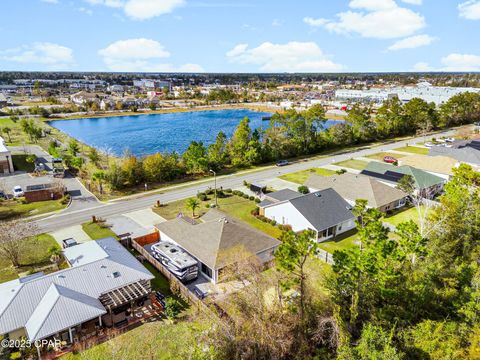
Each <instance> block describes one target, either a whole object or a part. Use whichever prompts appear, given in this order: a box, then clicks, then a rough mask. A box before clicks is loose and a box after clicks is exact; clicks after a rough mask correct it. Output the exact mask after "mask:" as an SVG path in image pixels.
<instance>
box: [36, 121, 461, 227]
mask: <svg viewBox="0 0 480 360" xmlns="http://www.w3.org/2000/svg"><path fill="white" fill-rule="evenodd" d="M453 133H454V131H453V130H450V131H445V132H443V133H436V134H435V135H433V136H428V137H426V139H427V140H430V139H431V138H432V137H439V136H451V135H452V134H453ZM423 139H424V137H418V138H414V139H409V140H404V141H398V142H392V143H390V144H384V145H381V146H376V147H364V148H362V149H359V150H355V151H348V152H343V153H338V154H336V155H332V156H329V157H325V158H321V159H317V160H305V161H299V162H296V163H293V164H291V165H288V166H285V167H270V168H266V169H265V170H260V171H255V172H250V173H245V174H241V175H240V174H232V175H227V176H221V177H218V178H217V187H223V188H224V189H227V188H236V187H239V186H241V185H242V184H243V181H244V180H246V181H247V182H249V183H252V182H259V181H262V180H267V179H271V178H275V177H277V176H280V175H283V174H288V173H291V172H296V171H300V170H306V169H310V168H312V167H320V166H325V165H328V164H331V163H333V162H338V161H343V160H348V159H351V158H353V157H361V156H367V155H371V154H374V153H377V152H381V151H388V150H392V149H395V148H399V147H402V146H405V145H407V144H415V143H417V142H419V141H423ZM213 186H214V183H213V178H212V180H211V181H209V182H202V183H200V184H194V185H191V186H185V187H182V188H179V189H171V190H168V189H166V190H165V191H164V192H161V193H156V194H152V195H148V196H143V197H137V198H131V199H126V200H122V201H117V202H110V203H106V204H98V206H95V207H90V208H87V209H80V210H77V211H67V212H61V213H59V214H56V215H53V216H51V217H48V218H44V219H41V220H37V221H36V223H37V226H38V229H39V231H40V232H50V231H53V230H58V229H59V228H64V227H67V226H72V225H78V224H81V223H83V222H86V221H89V220H90V219H91V217H92V215H95V216H97V217H101V218H108V217H110V216H114V215H120V214H124V213H127V212H131V211H136V210H140V209H145V208H148V207H151V206H153V205H154V204H155V203H156V201H157V200H160V202H162V203H167V202H172V201H176V200H181V199H186V198H189V197H192V196H195V195H196V194H197V193H198V192H199V191H204V190H206V189H208V188H209V187H211V188H213Z"/></svg>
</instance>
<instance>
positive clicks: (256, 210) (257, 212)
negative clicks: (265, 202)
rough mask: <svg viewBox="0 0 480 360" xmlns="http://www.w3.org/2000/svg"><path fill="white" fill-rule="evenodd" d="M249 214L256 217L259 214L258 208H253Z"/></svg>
mask: <svg viewBox="0 0 480 360" xmlns="http://www.w3.org/2000/svg"><path fill="white" fill-rule="evenodd" d="M251 214H252V215H253V216H258V214H260V209H259V208H258V206H257V207H255V209H253V210H252V211H251Z"/></svg>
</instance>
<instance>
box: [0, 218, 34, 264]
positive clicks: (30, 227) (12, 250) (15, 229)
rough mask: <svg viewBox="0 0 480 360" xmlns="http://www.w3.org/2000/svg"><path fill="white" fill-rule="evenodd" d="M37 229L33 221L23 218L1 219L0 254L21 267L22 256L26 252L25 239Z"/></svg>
mask: <svg viewBox="0 0 480 360" xmlns="http://www.w3.org/2000/svg"><path fill="white" fill-rule="evenodd" d="M36 231H37V228H36V225H35V223H33V222H26V221H22V220H18V219H16V220H11V221H0V254H1V255H2V256H4V257H5V258H6V259H8V260H10V261H11V263H12V265H13V266H14V267H19V266H20V265H21V264H20V256H21V255H22V254H23V253H24V252H25V245H26V244H25V239H26V238H28V237H31V236H33V235H35V233H36Z"/></svg>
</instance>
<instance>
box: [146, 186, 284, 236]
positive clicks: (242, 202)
mask: <svg viewBox="0 0 480 360" xmlns="http://www.w3.org/2000/svg"><path fill="white" fill-rule="evenodd" d="M199 202H200V208H198V209H196V210H195V215H197V216H198V215H203V214H205V213H206V212H207V211H208V208H207V207H206V205H207V204H212V203H214V202H215V200H214V198H213V196H212V195H210V196H209V200H207V201H203V202H201V201H199ZM185 203H186V200H179V201H175V202H171V203H168V204H166V205H164V206H162V207H160V208H154V209H153V211H155V212H156V213H157V214H158V215H160V216H162V217H164V218H165V219H173V218H175V217H176V216H177V215H178V213H183V214H185V215H187V216H190V217H191V216H192V210H189V209H187V208H186V207H185ZM218 205H219V210H220V211H223V212H225V213H226V214H228V215H230V216H232V217H233V218H237V219H240V220H242V221H244V222H246V223H247V224H249V225H250V226H252V227H254V228H256V229H258V230H260V231H263V232H264V233H266V234H268V235H270V236H273V237H275V238H278V237H279V236H280V235H281V234H282V232H281V231H280V229H278V228H277V227H275V226H272V225H270V224H267V223H264V222H263V221H260V220H258V219H257V218H255V217H254V216H253V215H252V214H251V212H252V210H254V209H255V207H256V204H255V202H253V201H251V200H248V199H244V198H242V197H240V196H236V195H231V196H228V197H226V198H223V199H218Z"/></svg>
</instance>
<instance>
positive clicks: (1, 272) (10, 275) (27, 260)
mask: <svg viewBox="0 0 480 360" xmlns="http://www.w3.org/2000/svg"><path fill="white" fill-rule="evenodd" d="M24 241H25V250H24V251H23V252H22V254H21V255H20V265H21V266H20V267H19V268H17V269H15V268H14V267H13V266H12V264H11V262H10V261H9V260H8V259H6V258H5V257H4V256H0V283H2V282H5V281H9V280H14V279H17V278H18V277H19V275H22V276H24V275H26V274H27V273H34V272H37V271H44V272H49V271H50V272H51V271H54V270H56V268H55V267H54V265H53V264H52V263H51V262H50V255H49V254H48V249H49V248H50V247H51V246H54V245H57V242H56V241H55V239H54V238H53V237H52V236H50V235H48V234H41V235H38V236H35V237H32V238H28V239H26V240H24Z"/></svg>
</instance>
